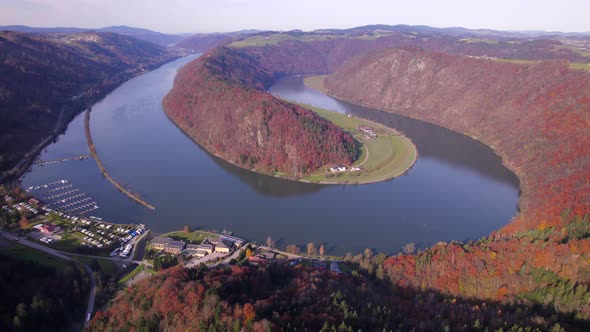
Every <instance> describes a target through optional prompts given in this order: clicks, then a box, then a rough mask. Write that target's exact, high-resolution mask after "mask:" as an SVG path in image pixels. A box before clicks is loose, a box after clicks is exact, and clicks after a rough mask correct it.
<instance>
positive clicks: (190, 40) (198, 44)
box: [172, 34, 230, 52]
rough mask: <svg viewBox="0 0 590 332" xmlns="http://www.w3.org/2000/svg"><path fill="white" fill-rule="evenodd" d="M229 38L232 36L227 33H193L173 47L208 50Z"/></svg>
mask: <svg viewBox="0 0 590 332" xmlns="http://www.w3.org/2000/svg"><path fill="white" fill-rule="evenodd" d="M229 38H230V36H229V35H226V34H209V35H192V36H189V37H186V38H184V39H182V40H180V41H178V42H177V43H176V44H174V45H173V46H172V47H173V48H175V49H181V50H189V51H192V52H206V51H208V50H210V49H212V48H214V47H216V46H218V45H221V44H222V43H224V42H225V41H226V40H228V39H229Z"/></svg>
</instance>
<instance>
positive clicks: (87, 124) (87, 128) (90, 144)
mask: <svg viewBox="0 0 590 332" xmlns="http://www.w3.org/2000/svg"><path fill="white" fill-rule="evenodd" d="M84 132H85V133H86V142H87V143H88V149H90V155H91V156H92V158H94V160H95V161H96V164H97V165H98V168H99V169H100V172H101V173H102V175H104V177H105V178H107V180H109V181H110V182H111V183H112V184H113V185H114V186H115V187H116V188H117V189H119V190H120V191H121V192H122V193H124V194H125V195H127V196H129V197H130V198H131V199H133V200H134V201H136V202H137V203H139V204H141V205H143V206H145V207H146V208H148V209H150V210H155V209H156V207H155V206H153V205H151V204H149V203H148V202H146V201H144V200H143V199H141V198H140V197H139V195H138V194H134V193H132V192H130V191H129V190H127V189H126V188H125V187H123V186H122V185H121V184H120V183H119V182H117V181H116V180H115V179H113V177H112V176H111V175H110V174H109V173H108V172H107V170H106V169H105V167H104V165H103V164H102V162H101V161H100V158H99V157H98V153H97V152H96V147H95V146H94V142H93V141H92V135H91V133H90V110H86V114H84Z"/></svg>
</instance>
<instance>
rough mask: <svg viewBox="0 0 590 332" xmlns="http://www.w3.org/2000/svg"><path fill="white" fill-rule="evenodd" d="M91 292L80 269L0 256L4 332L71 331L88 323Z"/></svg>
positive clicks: (0, 315)
mask: <svg viewBox="0 0 590 332" xmlns="http://www.w3.org/2000/svg"><path fill="white" fill-rule="evenodd" d="M89 289H90V287H89V279H88V275H87V274H86V272H85V271H84V269H83V268H82V267H81V266H80V265H75V264H69V263H64V266H61V265H60V266H56V267H53V266H46V265H41V264H39V263H37V262H34V261H30V260H19V259H15V258H12V257H10V256H7V255H5V254H3V253H2V252H0V291H1V294H2V301H0V330H2V331H56V330H65V329H68V328H70V326H71V324H73V323H76V322H80V321H82V320H83V319H84V313H85V311H86V304H87V303H86V300H87V298H88V292H89Z"/></svg>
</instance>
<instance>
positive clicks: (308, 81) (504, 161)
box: [303, 75, 526, 232]
mask: <svg viewBox="0 0 590 332" xmlns="http://www.w3.org/2000/svg"><path fill="white" fill-rule="evenodd" d="M327 76H328V75H315V76H307V77H305V78H304V79H303V83H304V84H305V86H307V87H308V88H310V89H314V90H317V91H319V92H321V93H324V94H325V95H327V96H330V97H332V98H334V99H336V100H340V101H343V102H346V103H350V104H353V105H358V106H361V107H366V108H370V109H375V110H378V111H381V112H385V113H391V114H395V115H399V116H403V117H407V118H410V119H414V120H418V121H424V120H422V119H418V118H415V117H412V116H408V115H402V114H399V113H397V112H395V110H388V109H384V108H379V107H377V106H375V105H369V104H364V103H353V102H350V101H347V100H346V99H344V98H341V97H339V96H337V95H334V94H332V93H330V92H329V91H328V90H327V89H326V88H325V87H324V85H323V82H324V80H325V78H326V77H327ZM312 79H313V80H312ZM318 80H319V81H318ZM320 82H321V85H319V84H320ZM424 122H427V123H431V124H433V125H436V126H439V127H441V128H445V129H447V130H450V131H452V132H455V133H458V134H461V135H464V136H466V137H469V138H471V139H473V140H475V141H477V142H479V143H481V144H482V145H485V146H487V147H488V148H490V149H491V150H492V151H493V153H494V154H495V155H496V156H497V157H498V158H499V159H500V163H501V165H502V166H503V167H505V168H506V169H508V170H509V171H510V172H512V173H513V174H514V175H515V176H516V179H517V180H518V192H519V193H518V202H517V211H519V212H517V214H516V215H514V216H512V218H511V219H510V220H509V221H508V223H507V224H505V225H504V226H502V228H500V229H499V230H498V231H499V232H502V231H503V230H504V229H505V228H506V227H509V226H510V225H511V224H512V223H513V222H514V220H515V218H518V216H519V214H520V202H521V198H522V195H523V193H524V190H523V186H525V185H526V184H525V183H523V179H522V178H521V177H520V175H519V174H520V172H518V171H517V169H516V168H515V167H513V165H511V163H510V161H509V160H508V158H507V157H506V156H503V155H500V154H499V153H498V150H496V147H495V146H494V145H492V144H488V143H486V142H483V141H482V140H481V139H480V138H479V137H477V136H473V135H469V134H467V133H464V132H459V131H456V130H454V129H451V128H448V127H443V126H441V125H439V124H436V123H432V122H428V121H424Z"/></svg>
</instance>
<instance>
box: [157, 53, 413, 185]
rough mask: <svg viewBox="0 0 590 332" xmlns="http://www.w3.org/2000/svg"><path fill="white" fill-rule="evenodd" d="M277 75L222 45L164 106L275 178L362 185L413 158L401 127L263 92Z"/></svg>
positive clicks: (196, 133) (213, 145)
mask: <svg viewBox="0 0 590 332" xmlns="http://www.w3.org/2000/svg"><path fill="white" fill-rule="evenodd" d="M273 78H274V74H273V73H272V72H271V71H268V70H265V69H264V68H263V67H262V66H261V65H260V64H259V63H258V62H257V61H256V60H255V59H254V58H253V57H251V56H249V55H248V54H246V53H243V52H239V51H236V50H232V49H230V48H224V47H221V48H217V49H215V50H213V51H211V52H209V53H207V54H206V55H204V56H202V57H201V58H199V59H197V60H195V61H193V62H192V63H190V64H188V65H187V66H185V67H184V68H182V69H181V70H180V71H179V73H178V75H177V77H176V79H175V82H174V87H173V88H172V90H171V91H170V92H169V93H168V95H167V96H166V97H165V98H164V102H163V104H164V110H165V112H166V114H167V115H168V117H169V118H170V119H171V120H172V121H173V122H174V123H175V124H176V125H177V126H178V127H179V128H180V129H181V130H182V131H184V132H185V133H186V134H187V135H188V136H189V137H191V138H192V139H193V140H194V141H195V142H196V143H197V144H199V145H201V146H202V147H203V148H205V149H206V150H207V151H209V152H210V153H212V154H214V155H216V156H218V157H220V158H222V159H224V160H226V161H228V162H230V163H232V164H234V165H237V166H239V167H242V168H245V169H249V170H252V171H255V172H258V173H262V174H267V175H271V176H275V177H280V178H286V179H290V180H296V181H301V182H313V183H325V184H362V183H371V182H377V181H383V180H387V179H391V178H394V177H396V176H399V175H401V174H403V173H405V172H406V171H407V170H408V169H409V168H410V167H411V166H412V165H413V164H414V162H415V160H416V156H417V152H416V148H415V146H414V145H413V144H412V143H411V141H410V140H409V139H407V138H405V137H403V136H402V135H400V134H399V133H398V132H396V131H394V130H392V129H390V128H387V127H385V126H383V125H379V124H377V123H373V122H370V121H367V120H361V119H357V118H353V117H351V116H347V115H344V114H338V113H334V112H329V111H326V110H321V109H317V108H312V107H309V106H306V105H295V104H292V103H289V102H287V101H283V100H279V99H277V98H276V97H274V96H271V95H270V94H268V93H266V92H265V91H264V87H265V86H266V85H268V82H269V81H272V80H273ZM310 109H311V111H310Z"/></svg>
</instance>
